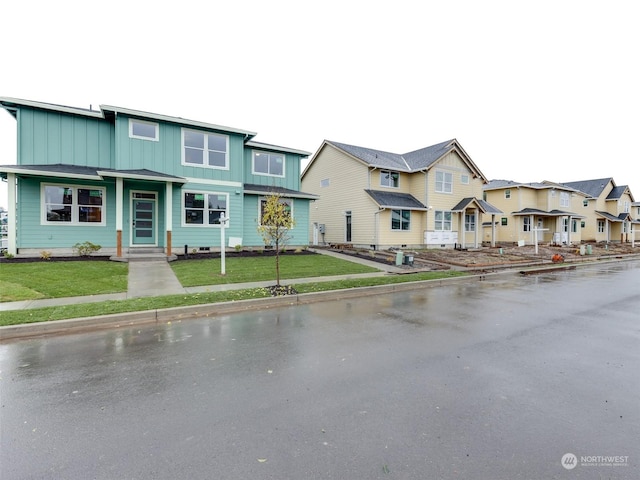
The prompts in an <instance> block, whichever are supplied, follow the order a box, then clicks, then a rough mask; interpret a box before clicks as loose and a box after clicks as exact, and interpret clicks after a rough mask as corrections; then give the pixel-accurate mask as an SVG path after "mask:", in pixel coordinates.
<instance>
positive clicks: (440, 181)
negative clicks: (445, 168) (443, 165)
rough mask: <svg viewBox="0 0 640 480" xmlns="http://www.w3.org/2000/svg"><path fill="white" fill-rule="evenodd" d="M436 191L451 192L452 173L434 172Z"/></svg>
mask: <svg viewBox="0 0 640 480" xmlns="http://www.w3.org/2000/svg"><path fill="white" fill-rule="evenodd" d="M436 192H440V193H452V192H453V174H452V173H451V172H436Z"/></svg>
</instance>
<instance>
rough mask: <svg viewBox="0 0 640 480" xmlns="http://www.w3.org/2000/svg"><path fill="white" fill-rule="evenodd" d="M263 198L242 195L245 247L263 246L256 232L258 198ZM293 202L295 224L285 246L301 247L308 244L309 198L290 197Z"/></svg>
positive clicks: (243, 240)
mask: <svg viewBox="0 0 640 480" xmlns="http://www.w3.org/2000/svg"><path fill="white" fill-rule="evenodd" d="M261 198H263V197H262V196H258V195H245V197H244V215H243V230H244V238H243V239H242V243H243V246H246V247H256V248H262V247H264V245H265V244H264V239H263V238H262V236H261V235H260V233H259V232H258V225H259V223H258V216H259V214H260V207H259V203H258V202H259V200H260V199H261ZM291 200H292V202H293V206H292V210H293V219H294V221H295V222H296V224H295V226H294V227H293V228H292V229H291V230H290V231H289V233H288V236H289V239H288V240H287V246H290V247H303V246H307V245H309V236H308V230H307V225H308V222H309V200H307V199H303V198H294V199H291Z"/></svg>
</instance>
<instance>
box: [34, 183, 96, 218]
mask: <svg viewBox="0 0 640 480" xmlns="http://www.w3.org/2000/svg"><path fill="white" fill-rule="evenodd" d="M42 188H43V189H42V202H43V205H42V212H43V215H42V217H43V218H42V220H43V223H49V224H56V225H61V224H66V225H104V224H105V215H104V205H105V189H104V188H103V187H83V186H71V185H44V186H43V187H42Z"/></svg>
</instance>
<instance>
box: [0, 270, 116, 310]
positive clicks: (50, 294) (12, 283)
mask: <svg viewBox="0 0 640 480" xmlns="http://www.w3.org/2000/svg"><path fill="white" fill-rule="evenodd" d="M127 272H128V268H127V264H126V263H119V262H105V261H91V260H88V261H70V262H47V261H40V262H30V263H1V264H0V302H15V301H19V300H35V299H39V298H60V297H76V296H82V295H101V294H104V293H119V292H126V291H127Z"/></svg>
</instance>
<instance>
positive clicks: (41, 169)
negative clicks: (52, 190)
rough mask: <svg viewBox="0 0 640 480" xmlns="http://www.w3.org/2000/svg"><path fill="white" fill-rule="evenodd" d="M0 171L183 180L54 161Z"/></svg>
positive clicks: (6, 168) (173, 176) (145, 170)
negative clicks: (49, 163) (48, 163)
mask: <svg viewBox="0 0 640 480" xmlns="http://www.w3.org/2000/svg"><path fill="white" fill-rule="evenodd" d="M0 171H12V172H15V173H21V172H24V173H32V174H33V175H50V176H52V177H62V176H67V177H72V178H74V177H75V178H81V177H94V178H95V179H96V180H102V179H103V177H116V176H118V177H125V178H126V177H130V178H139V179H145V178H147V179H149V180H158V179H166V180H171V181H174V182H185V181H186V180H185V179H184V178H182V177H176V176H175V175H167V174H166V173H161V172H154V171H153V170H147V169H136V170H117V169H115V168H101V167H88V166H84V165H68V164H63V163H56V164H51V165H2V166H0Z"/></svg>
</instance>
